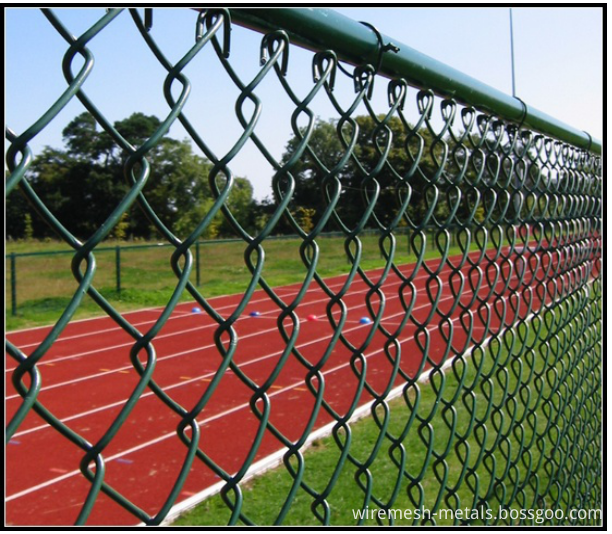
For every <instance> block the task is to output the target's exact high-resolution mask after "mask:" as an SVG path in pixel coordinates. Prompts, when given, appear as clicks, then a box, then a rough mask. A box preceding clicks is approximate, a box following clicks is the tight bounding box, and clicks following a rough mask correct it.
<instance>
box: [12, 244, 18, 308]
mask: <svg viewBox="0 0 612 534" xmlns="http://www.w3.org/2000/svg"><path fill="white" fill-rule="evenodd" d="M16 263H17V259H16V256H15V253H14V252H11V313H12V314H13V315H17V267H16Z"/></svg>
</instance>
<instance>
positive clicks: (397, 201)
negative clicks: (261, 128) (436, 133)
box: [277, 116, 440, 229]
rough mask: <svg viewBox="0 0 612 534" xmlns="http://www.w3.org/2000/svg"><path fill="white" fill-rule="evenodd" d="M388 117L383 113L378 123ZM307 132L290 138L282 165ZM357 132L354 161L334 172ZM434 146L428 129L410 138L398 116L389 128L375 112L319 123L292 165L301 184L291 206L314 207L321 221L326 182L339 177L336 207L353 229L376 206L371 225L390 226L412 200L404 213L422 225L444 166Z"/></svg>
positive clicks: (294, 173) (326, 199)
mask: <svg viewBox="0 0 612 534" xmlns="http://www.w3.org/2000/svg"><path fill="white" fill-rule="evenodd" d="M383 118H384V117H383V116H379V117H378V121H379V122H380V121H382V120H383ZM354 128H356V130H355V131H354ZM305 135H306V131H305V130H302V131H301V132H300V136H294V137H293V138H291V139H290V140H289V142H288V143H287V145H286V149H285V153H284V155H283V158H282V163H283V164H286V163H287V162H289V161H290V159H291V158H292V157H293V156H294V154H295V152H296V150H297V147H298V146H300V143H301V138H303V137H304V136H305ZM354 135H356V136H357V140H356V144H355V147H354V150H353V151H352V155H351V157H350V159H348V161H347V162H346V164H345V165H344V166H343V167H342V168H341V169H335V170H334V167H336V166H337V165H338V164H339V163H340V162H341V161H342V158H343V157H345V156H346V154H347V152H348V151H349V147H350V144H351V139H352V138H353V136H354ZM432 146H433V136H432V135H431V133H430V132H429V131H428V130H425V129H423V130H420V131H419V132H418V133H417V134H412V136H411V137H410V139H409V138H408V131H407V130H406V128H405V127H404V125H403V124H402V122H401V121H400V119H399V118H397V117H392V118H391V119H390V120H389V121H388V122H387V123H386V125H385V126H380V125H379V123H377V122H376V121H375V120H374V119H373V118H372V117H370V116H359V117H356V118H355V120H354V126H353V124H351V123H348V122H345V123H344V124H342V125H340V124H339V123H338V122H337V121H331V120H330V121H327V122H325V121H318V122H317V124H316V126H315V128H314V130H313V132H312V135H311V136H310V138H309V140H308V149H307V150H306V151H305V152H304V153H303V155H302V157H301V158H300V159H299V160H298V162H297V163H296V164H295V165H294V166H293V167H292V168H291V169H290V172H291V175H292V176H293V177H294V179H295V184H296V186H295V194H294V196H293V199H292V203H291V210H292V211H293V212H296V210H297V209H298V208H299V207H301V208H304V209H313V210H315V215H314V217H312V220H313V221H315V222H316V221H318V220H320V218H321V216H322V214H323V213H324V212H325V210H326V209H327V208H328V206H329V200H328V198H326V184H331V183H333V176H336V177H337V178H338V179H339V180H340V182H341V184H342V193H341V197H340V200H339V202H338V204H337V206H336V208H335V211H336V213H337V214H338V218H339V219H340V222H341V223H342V224H344V225H346V226H348V227H349V228H352V227H354V226H355V225H356V224H357V223H358V222H359V221H360V220H361V219H362V218H363V216H364V213H366V211H367V208H368V206H370V205H372V206H374V208H373V213H372V215H371V216H370V217H369V219H368V221H367V225H368V226H370V227H376V226H379V225H383V226H388V225H389V224H391V223H392V222H393V220H394V219H395V218H396V217H397V215H398V211H400V210H401V209H402V206H403V205H404V203H405V201H406V199H407V198H409V199H410V203H409V205H408V208H407V210H405V213H406V214H407V215H408V217H409V218H410V219H411V220H412V221H413V223H415V224H417V223H418V222H419V221H420V220H422V218H423V217H424V216H425V214H426V212H427V206H428V203H429V202H432V199H430V198H428V188H429V189H432V186H431V183H430V180H431V179H432V178H433V177H434V176H435V175H436V173H437V172H438V170H439V165H440V162H437V161H436V159H435V157H434V155H435V151H434V150H432ZM327 187H329V185H328V186H327ZM377 189H378V192H377ZM375 195H377V196H376V197H375ZM277 196H278V194H277ZM330 229H332V228H330Z"/></svg>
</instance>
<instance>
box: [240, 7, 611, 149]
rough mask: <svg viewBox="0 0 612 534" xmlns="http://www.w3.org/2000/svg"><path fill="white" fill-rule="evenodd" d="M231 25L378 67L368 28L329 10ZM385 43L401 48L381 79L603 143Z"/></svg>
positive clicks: (278, 11)
mask: <svg viewBox="0 0 612 534" xmlns="http://www.w3.org/2000/svg"><path fill="white" fill-rule="evenodd" d="M230 13H231V16H232V21H234V22H236V23H237V24H239V25H241V26H244V27H248V28H251V29H253V30H256V31H260V32H268V31H271V30H276V29H279V28H282V29H283V30H285V31H286V32H287V34H288V35H289V38H290V39H291V42H292V43H294V44H297V45H299V46H301V47H304V48H308V49H310V50H317V51H318V50H328V49H331V50H334V52H336V54H337V55H338V57H339V58H340V59H342V60H344V61H347V62H349V63H352V64H355V65H357V64H363V63H371V64H374V65H375V64H376V63H377V59H378V38H377V36H376V33H375V32H374V31H373V30H372V29H370V28H368V27H367V26H365V25H363V24H360V23H359V22H356V21H354V20H352V19H350V18H348V17H345V16H344V15H341V14H340V13H337V12H335V11H334V10H332V9H324V8H270V9H268V8H261V9H258V8H231V9H230ZM381 36H382V41H383V43H384V44H387V43H389V42H391V43H393V44H394V45H396V46H398V47H399V52H397V53H391V52H388V53H385V54H384V55H383V60H382V64H381V68H380V71H379V72H380V74H383V75H384V76H386V77H389V78H404V79H406V81H408V82H409V83H411V84H412V85H414V86H416V87H420V88H427V89H431V90H432V91H434V92H435V93H436V94H439V95H441V96H445V97H452V98H454V99H455V100H457V101H458V102H460V103H462V104H466V105H469V106H473V107H475V108H476V109H478V110H481V111H485V112H489V113H492V114H494V115H496V116H498V117H500V118H503V119H506V120H509V121H512V122H516V123H519V122H521V121H522V122H523V124H524V125H525V126H526V127H529V128H530V129H532V130H535V131H537V132H540V133H542V134H545V135H549V136H551V137H554V138H556V139H559V140H560V141H564V142H567V143H570V144H572V145H574V146H577V147H579V148H584V149H587V150H591V151H592V152H594V153H596V154H601V141H599V140H597V139H593V138H591V136H590V135H589V134H588V133H586V132H584V131H581V130H577V129H576V128H573V127H571V126H569V125H567V124H565V123H563V122H561V121H558V120H557V119H555V118H553V117H551V116H550V115H547V114H546V113H543V112H541V111H538V110H537V109H534V108H532V107H531V106H529V105H528V104H527V109H526V111H527V113H526V115H525V117H524V118H523V115H524V113H525V109H524V107H523V104H522V102H521V101H520V100H518V99H517V98H514V97H512V96H510V95H507V94H506V93H503V92H502V91H499V90H497V89H495V88H493V87H491V86H489V85H486V84H484V83H482V82H480V81H478V80H476V79H475V78H472V77H471V76H468V75H466V74H464V73H462V72H460V71H458V70H456V69H454V68H452V67H449V66H448V65H445V64H444V63H441V62H440V61H437V60H435V59H433V58H431V57H429V56H427V55H425V54H422V53H420V52H418V51H417V50H415V49H413V48H411V47H409V46H407V45H405V44H402V43H400V42H398V41H397V40H395V39H394V38H391V37H388V36H386V35H384V34H381Z"/></svg>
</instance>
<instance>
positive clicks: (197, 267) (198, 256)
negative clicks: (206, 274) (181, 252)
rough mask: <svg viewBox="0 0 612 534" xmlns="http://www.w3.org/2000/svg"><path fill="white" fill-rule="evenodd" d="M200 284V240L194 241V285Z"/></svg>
mask: <svg viewBox="0 0 612 534" xmlns="http://www.w3.org/2000/svg"><path fill="white" fill-rule="evenodd" d="M199 285H200V242H199V241H196V286H199Z"/></svg>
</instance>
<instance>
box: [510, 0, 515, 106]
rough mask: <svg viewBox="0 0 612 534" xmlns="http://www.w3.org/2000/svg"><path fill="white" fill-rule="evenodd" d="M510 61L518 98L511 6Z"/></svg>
mask: <svg viewBox="0 0 612 534" xmlns="http://www.w3.org/2000/svg"><path fill="white" fill-rule="evenodd" d="M510 61H511V63H512V96H513V97H515V98H516V75H515V72H514V29H513V26H512V8H510Z"/></svg>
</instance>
